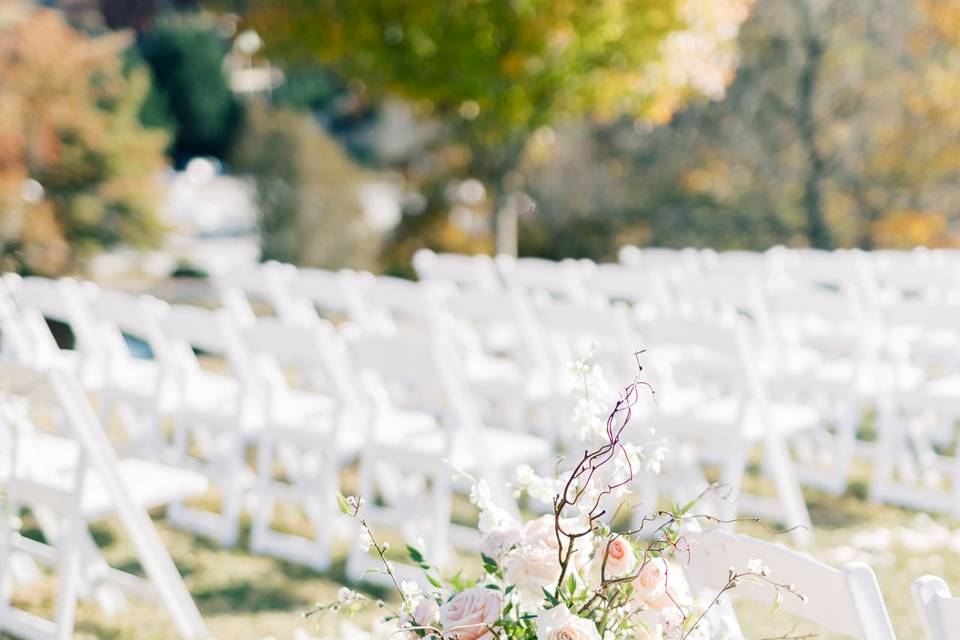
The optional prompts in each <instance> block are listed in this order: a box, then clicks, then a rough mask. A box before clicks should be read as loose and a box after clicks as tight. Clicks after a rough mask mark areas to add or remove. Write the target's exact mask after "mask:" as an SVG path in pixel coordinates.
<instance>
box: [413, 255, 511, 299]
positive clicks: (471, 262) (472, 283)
mask: <svg viewBox="0 0 960 640" xmlns="http://www.w3.org/2000/svg"><path fill="white" fill-rule="evenodd" d="M413 268H414V270H415V271H416V272H417V277H418V278H419V279H420V280H423V281H439V282H445V283H450V284H454V285H456V286H457V287H458V288H461V289H481V290H484V291H496V290H498V289H500V288H501V284H500V278H499V276H498V275H497V268H496V265H495V264H494V262H493V259H492V258H491V257H490V256H488V255H484V254H478V255H472V256H465V255H460V254H457V253H434V252H433V251H431V250H430V249H420V250H418V251H417V252H416V253H415V254H413Z"/></svg>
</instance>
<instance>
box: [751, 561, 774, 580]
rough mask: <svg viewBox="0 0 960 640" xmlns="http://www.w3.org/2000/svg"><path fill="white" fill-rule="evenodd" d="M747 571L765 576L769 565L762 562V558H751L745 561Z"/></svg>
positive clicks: (768, 571) (768, 570) (768, 572)
mask: <svg viewBox="0 0 960 640" xmlns="http://www.w3.org/2000/svg"><path fill="white" fill-rule="evenodd" d="M747 571H749V572H750V573H754V574H757V575H761V576H766V575H769V574H770V567H768V566H767V565H765V564H763V560H761V559H760V558H752V559H751V560H750V561H749V562H747Z"/></svg>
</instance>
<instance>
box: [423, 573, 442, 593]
mask: <svg viewBox="0 0 960 640" xmlns="http://www.w3.org/2000/svg"><path fill="white" fill-rule="evenodd" d="M424 575H425V576H426V577H427V582H429V583H430V584H432V585H433V586H435V587H436V588H437V589H442V588H443V583H442V582H440V581H439V580H437V579H436V578H434V577H433V576H432V575H430V574H429V573H427V574H424Z"/></svg>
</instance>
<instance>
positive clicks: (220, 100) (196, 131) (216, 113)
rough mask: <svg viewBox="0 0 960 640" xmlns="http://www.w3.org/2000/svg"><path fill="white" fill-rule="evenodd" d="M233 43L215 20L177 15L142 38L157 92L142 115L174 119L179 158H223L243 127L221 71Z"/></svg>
mask: <svg viewBox="0 0 960 640" xmlns="http://www.w3.org/2000/svg"><path fill="white" fill-rule="evenodd" d="M228 50H229V43H228V41H227V39H226V38H225V37H224V35H223V34H222V33H221V32H220V30H219V28H218V27H217V25H216V24H214V23H213V22H211V21H209V20H206V19H204V18H203V17H200V16H195V15H189V14H185V15H173V16H170V17H166V18H164V19H162V20H160V21H158V22H157V24H156V26H154V27H153V28H152V29H150V30H149V31H148V32H146V33H145V34H144V35H143V36H142V37H141V39H140V42H139V52H140V56H142V58H143V59H144V60H145V61H146V63H147V64H148V65H149V67H150V70H151V73H152V75H153V85H154V89H153V91H154V95H151V96H150V97H149V99H148V100H147V107H148V109H146V110H145V111H144V113H143V114H142V115H143V117H144V120H145V122H146V123H147V124H150V125H155V124H163V120H162V118H163V115H162V114H165V113H169V114H170V116H172V118H173V122H174V126H173V127H172V129H173V130H174V132H175V137H174V139H173V145H172V149H171V151H172V153H173V156H174V157H175V158H189V157H192V156H198V155H210V156H216V157H219V158H222V157H225V156H226V154H227V153H228V151H229V147H230V144H231V143H232V142H233V139H234V136H235V134H236V131H237V129H238V127H239V123H240V118H239V104H238V103H237V101H236V99H235V98H234V96H233V93H232V92H231V91H230V87H229V86H228V84H227V78H226V75H225V74H224V70H223V60H224V56H225V55H226V54H227V51H228Z"/></svg>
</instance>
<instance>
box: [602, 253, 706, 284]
mask: <svg viewBox="0 0 960 640" xmlns="http://www.w3.org/2000/svg"><path fill="white" fill-rule="evenodd" d="M617 258H618V259H619V261H620V263H621V264H625V265H627V266H629V267H634V268H640V269H643V270H644V271H651V270H656V271H659V272H660V273H662V274H663V275H664V276H665V277H682V276H687V275H690V274H692V273H697V272H699V271H702V270H703V267H704V264H703V263H704V259H703V256H702V255H701V253H700V251H699V250H698V249H693V248H690V247H688V248H686V249H669V248H666V247H637V246H635V245H627V246H625V247H623V248H621V249H620V251H619V253H618V254H617Z"/></svg>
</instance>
